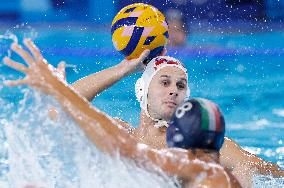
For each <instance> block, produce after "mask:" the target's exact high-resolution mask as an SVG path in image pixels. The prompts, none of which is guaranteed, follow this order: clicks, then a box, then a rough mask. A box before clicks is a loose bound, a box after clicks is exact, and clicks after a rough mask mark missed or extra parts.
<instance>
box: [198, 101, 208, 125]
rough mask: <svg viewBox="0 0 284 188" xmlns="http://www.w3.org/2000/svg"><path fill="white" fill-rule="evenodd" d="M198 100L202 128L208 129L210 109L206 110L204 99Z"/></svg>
mask: <svg viewBox="0 0 284 188" xmlns="http://www.w3.org/2000/svg"><path fill="white" fill-rule="evenodd" d="M197 101H198V102H199V104H200V110H201V129H203V130H208V128H209V127H208V125H209V118H208V111H207V110H206V107H205V105H204V104H203V102H202V100H200V99H197Z"/></svg>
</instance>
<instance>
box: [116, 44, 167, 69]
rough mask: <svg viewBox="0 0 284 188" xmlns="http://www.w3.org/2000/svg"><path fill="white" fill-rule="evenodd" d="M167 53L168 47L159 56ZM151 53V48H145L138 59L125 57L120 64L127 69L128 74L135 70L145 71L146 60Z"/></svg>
mask: <svg viewBox="0 0 284 188" xmlns="http://www.w3.org/2000/svg"><path fill="white" fill-rule="evenodd" d="M166 53H167V49H166V48H164V49H163V51H162V52H161V54H159V56H164V55H166ZM149 54H150V50H148V49H147V50H144V51H143V52H142V54H141V55H140V56H139V57H138V58H137V59H132V60H127V59H124V60H123V61H122V62H121V63H120V64H121V65H122V66H124V67H125V68H126V69H127V74H131V73H135V72H142V71H144V69H145V67H146V66H147V64H145V63H144V61H145V60H146V59H147V57H148V56H149Z"/></svg>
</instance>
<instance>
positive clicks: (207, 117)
mask: <svg viewBox="0 0 284 188" xmlns="http://www.w3.org/2000/svg"><path fill="white" fill-rule="evenodd" d="M198 101H199V103H200V105H201V114H202V115H201V116H202V117H201V118H202V129H203V130H209V131H216V128H217V127H216V124H217V122H216V120H217V119H218V118H219V117H218V116H216V112H215V111H216V108H215V109H214V108H212V103H211V104H210V102H209V101H208V100H205V99H198Z"/></svg>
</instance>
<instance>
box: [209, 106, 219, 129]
mask: <svg viewBox="0 0 284 188" xmlns="http://www.w3.org/2000/svg"><path fill="white" fill-rule="evenodd" d="M208 103H209V104H210V106H211V108H212V110H213V112H214V115H215V122H216V132H221V121H220V112H219V110H218V109H217V106H216V105H215V104H214V103H212V102H211V101H208Z"/></svg>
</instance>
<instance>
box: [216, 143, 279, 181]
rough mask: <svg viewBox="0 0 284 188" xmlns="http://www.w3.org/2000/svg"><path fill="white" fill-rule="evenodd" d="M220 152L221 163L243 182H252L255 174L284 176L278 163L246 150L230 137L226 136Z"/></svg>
mask: <svg viewBox="0 0 284 188" xmlns="http://www.w3.org/2000/svg"><path fill="white" fill-rule="evenodd" d="M220 154H221V155H220V163H221V164H222V165H223V166H225V167H227V168H228V169H230V170H231V171H232V173H233V174H234V175H235V176H236V177H237V179H238V180H239V181H240V182H241V183H242V184H251V183H252V178H253V175H254V174H263V175H273V176H276V177H279V176H283V177H284V171H283V170H281V169H280V167H279V166H278V165H276V164H273V163H271V162H267V161H265V160H263V159H261V158H260V157H258V156H256V155H254V154H251V153H249V152H247V151H245V150H244V149H242V148H241V147H240V146H239V145H238V144H237V143H236V142H234V141H233V140H231V139H229V138H225V141H224V144H223V146H222V148H221V150H220Z"/></svg>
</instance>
